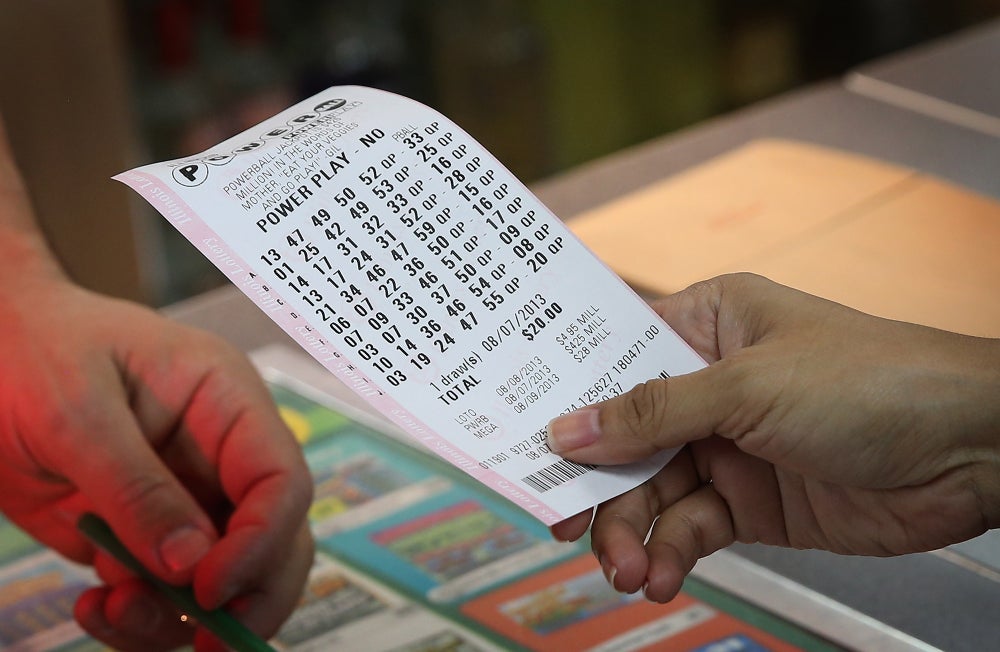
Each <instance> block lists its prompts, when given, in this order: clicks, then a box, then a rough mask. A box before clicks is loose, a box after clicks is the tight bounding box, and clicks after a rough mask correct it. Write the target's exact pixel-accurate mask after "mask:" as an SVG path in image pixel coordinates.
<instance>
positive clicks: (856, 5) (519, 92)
mask: <svg viewBox="0 0 1000 652" xmlns="http://www.w3.org/2000/svg"><path fill="white" fill-rule="evenodd" d="M998 16H1000V0H949V1H941V0H937V1H934V0H839V1H837V2H808V1H806V0H798V1H796V0H786V1H779V0H670V1H654V0H630V1H617V2H616V1H612V0H480V1H477V2H469V1H461V0H409V1H404V0H365V1H361V0H357V1H347V0H339V1H338V0H330V1H327V2H307V1H306V0H216V1H212V0H131V1H125V0H32V1H31V2H24V1H22V0H0V39H2V43H3V46H2V47H3V56H2V57H0V58H2V62H0V112H2V114H3V115H4V118H5V121H6V123H7V127H8V131H9V135H10V138H11V140H12V143H13V145H14V147H15V151H16V154H17V157H18V160H19V162H20V163H21V166H22V168H23V170H24V172H25V175H26V176H27V178H28V183H29V188H30V191H31V193H32V196H33V199H34V202H35V205H36V208H37V210H38V213H39V216H40V221H41V222H42V224H43V226H44V228H45V229H46V231H47V233H48V235H49V237H50V240H51V241H52V242H53V246H54V248H55V249H56V251H57V253H58V255H59V256H60V257H61V258H62V259H63V261H64V263H65V264H66V266H67V267H68V268H69V269H70V271H71V273H72V274H73V275H74V276H75V277H76V278H77V279H78V280H80V281H81V282H82V283H84V284H85V285H88V286H90V287H93V288H96V289H99V290H101V291H105V292H109V293H112V294H116V295H119V296H124V297H128V298H132V299H137V300H140V301H143V302H146V303H149V304H151V305H156V306H160V305H164V304H168V303H172V302H175V301H178V300H181V299H184V298H186V297H189V296H192V295H195V294H198V293H200V292H203V291H205V290H208V289H211V288H213V287H215V286H217V285H219V284H221V283H223V282H224V279H223V278H222V277H221V275H220V274H218V273H217V272H216V271H215V270H214V268H213V267H212V266H211V265H210V264H209V263H207V262H206V261H204V260H203V259H202V258H201V256H200V255H199V254H198V253H197V252H196V251H195V250H194V249H193V247H191V246H189V245H188V244H187V243H186V241H183V239H182V238H180V236H179V235H177V234H176V233H175V232H174V231H173V230H172V227H170V226H169V225H167V224H166V222H165V221H164V220H162V219H161V218H159V217H158V216H157V215H155V214H151V211H150V210H149V209H148V208H147V207H145V206H144V205H142V203H141V202H140V201H139V200H138V199H137V198H135V197H132V196H130V194H129V193H128V192H127V191H126V189H125V188H124V186H120V185H119V184H117V183H115V182H112V181H110V180H109V177H110V176H111V175H112V174H115V173H117V172H120V171H122V170H124V169H127V168H129V167H133V166H135V165H139V164H143V163H148V162H152V161H155V160H162V159H169V158H177V157H181V156H186V155H189V154H192V153H196V152H199V151H201V150H203V149H206V148H208V147H210V146H212V145H214V144H215V143H217V142H218V141H220V140H222V139H224V138H227V137H229V136H231V135H233V134H235V133H238V132H239V131H242V130H244V129H246V128H248V127H250V126H252V125H254V124H256V123H257V122H259V121H261V120H263V119H265V118H267V117H269V116H270V115H272V114H274V113H276V112H277V111H280V110H281V109H284V108H285V107H287V106H288V105H290V104H292V103H294V102H296V101H298V100H300V99H303V98H305V97H308V96H309V95H312V94H313V93H316V92H318V91H320V90H322V89H324V88H326V87H328V86H332V85H337V84H362V85H367V86H374V87H378V88H383V89H386V90H390V91H394V92H398V93H402V94H404V95H407V96H409V97H412V98H414V99H417V100H420V101H422V102H424V103H426V104H428V105H430V106H432V107H434V108H436V109H438V110H440V111H441V112H443V113H445V114H446V115H448V116H449V117H450V118H452V119H453V120H454V121H456V122H457V123H458V124H460V125H461V126H463V127H464V128H465V129H466V130H467V131H469V132H470V133H471V134H472V135H473V136H474V137H476V138H477V139H478V140H479V141H480V142H482V143H483V144H484V145H485V146H486V147H487V148H489V149H490V150H492V151H493V152H494V154H496V156H497V157H498V158H499V159H500V160H501V161H502V162H504V163H505V164H506V165H507V166H508V167H509V168H510V169H511V170H512V171H513V172H514V173H515V174H516V175H518V176H519V177H520V178H521V179H522V180H523V181H525V182H526V183H528V184H530V183H531V182H533V181H537V180H539V179H542V178H544V177H547V176H551V175H554V174H558V173H560V172H563V171H565V170H567V169H570V168H572V167H574V166H577V165H581V164H584V163H586V162H587V161H590V160H592V159H595V158H598V157H601V156H604V155H607V154H609V153H611V152H614V151H616V150H620V149H622V148H624V147H628V146H630V145H634V144H636V143H640V142H643V141H646V140H649V139H651V138H655V137H658V136H661V135H664V134H668V133H670V132H673V131H675V130H678V129H682V128H684V127H685V126H688V125H691V124H694V123H697V122H699V121H702V120H706V119H708V118H711V117H712V116H716V115H719V114H722V113H725V112H728V111H732V110H735V109H738V108H739V107H742V106H745V105H747V104H750V103H753V102H756V101H759V100H762V99H765V98H768V97H771V96H774V95H776V94H779V93H782V92H786V91H788V90H790V89H794V88H796V87H800V86H804V85H807V84H810V83H814V82H819V81H823V80H828V79H834V78H836V77H838V76H839V75H841V74H843V73H844V72H845V71H846V70H848V69H850V68H852V67H854V66H856V65H858V64H860V63H863V62H865V61H869V60H871V59H873V58H877V57H879V56H882V55H885V54H888V53H891V52H894V51H897V50H900V49H902V48H906V47H908V46H912V45H915V44H918V43H921V42H924V41H927V40H930V39H934V38H937V37H941V36H944V35H947V34H949V33H952V32H954V31H956V30H960V29H963V28H966V27H969V26H972V25H975V24H977V23H981V22H983V21H986V20H990V19H993V18H996V17H998ZM565 217H568V216H565Z"/></svg>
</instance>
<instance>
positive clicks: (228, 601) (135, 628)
mask: <svg viewBox="0 0 1000 652" xmlns="http://www.w3.org/2000/svg"><path fill="white" fill-rule="evenodd" d="M36 235H37V233H35V232H33V226H32V217H31V215H30V208H29V205H28V201H27V199H26V197H25V195H24V191H23V186H22V184H21V183H20V179H19V178H18V175H17V172H16V170H15V169H14V167H13V162H12V159H11V158H10V156H9V154H8V153H7V152H6V149H5V148H4V147H3V138H2V129H0V236H2V237H0V509H2V510H3V512H4V513H5V514H6V515H7V516H8V517H9V518H10V519H11V520H13V521H14V522H16V523H17V524H18V525H20V526H21V527H22V528H24V529H25V530H26V531H28V532H29V533H30V534H32V535H33V536H34V537H35V538H37V539H38V540H39V541H41V542H42V543H44V544H46V545H48V546H50V547H52V548H54V549H55V550H57V551H59V552H61V553H62V554H64V555H66V556H67V557H69V558H71V559H74V560H76V561H79V562H83V563H93V564H94V566H95V567H96V570H97V573H98V575H99V576H100V577H101V579H102V580H103V581H104V582H105V586H102V587H100V588H94V589H91V590H88V591H87V592H85V593H84V594H83V595H82V596H81V597H80V598H79V600H78V602H77V605H76V617H77V620H78V621H79V622H80V624H81V625H82V626H83V627H84V628H85V629H86V630H87V631H88V632H89V633H91V634H92V635H93V636H95V637H97V638H99V639H101V640H102V641H104V642H105V643H107V644H109V645H112V646H114V647H115V648H119V649H124V650H142V651H144V652H149V651H152V650H161V649H171V648H174V647H176V646H178V645H180V644H183V643H187V642H191V641H192V639H194V642H195V644H196V647H197V648H198V649H199V650H208V649H213V648H217V647H219V646H218V642H217V641H215V639H214V638H213V637H211V636H209V635H207V632H204V631H200V630H196V629H195V627H193V626H192V625H191V624H182V623H181V622H180V620H179V614H178V613H177V611H176V610H175V609H174V608H173V607H172V606H170V605H169V604H168V603H166V602H165V601H163V600H162V599H161V598H160V597H159V596H158V595H157V594H155V593H154V592H153V590H152V588H150V587H149V586H148V585H147V584H145V583H143V582H141V581H139V580H138V579H136V578H134V577H133V576H131V575H130V574H129V573H128V572H126V571H125V569H124V568H123V567H121V566H120V565H119V564H118V563H117V562H115V561H114V560H112V559H111V558H110V557H109V556H108V555H106V554H104V553H101V552H96V551H95V549H94V547H93V546H92V545H91V544H90V543H89V542H88V541H87V540H86V539H84V538H83V537H82V536H81V535H80V534H79V533H78V532H77V530H76V527H75V523H76V519H77V518H78V517H79V516H80V514H82V513H84V512H95V513H97V514H99V515H100V516H102V517H103V518H104V519H105V520H106V521H108V523H109V524H110V525H111V527H112V528H113V529H114V530H115V532H116V533H117V534H118V536H119V537H120V538H121V539H122V540H123V542H124V543H125V545H126V546H127V547H128V548H129V549H130V550H131V551H132V553H133V554H135V556H136V557H138V558H139V559H140V560H141V561H142V562H143V563H144V564H145V565H146V566H147V567H148V568H150V569H151V570H152V571H153V572H154V573H155V574H156V575H158V576H159V577H161V578H162V579H164V580H166V581H168V582H170V583H174V584H183V583H193V584H194V589H195V594H196V596H197V598H198V601H199V602H200V603H201V605H202V606H204V607H206V608H215V607H219V606H222V605H227V608H229V609H230V610H231V611H232V612H233V613H234V615H236V617H237V618H239V619H240V620H242V621H243V622H245V623H246V624H247V625H248V626H249V627H250V628H251V629H252V630H254V631H256V632H257V633H259V634H262V635H264V636H270V635H271V634H273V633H274V632H275V630H276V629H277V628H278V626H279V625H280V624H281V622H282V621H283V620H284V619H285V617H286V616H287V615H288V614H289V613H290V612H291V611H292V609H293V608H294V607H295V605H296V602H297V600H298V598H299V595H300V593H301V590H302V586H303V584H304V581H305V578H306V575H307V574H308V571H309V567H310V565H311V562H312V550H313V543H312V539H311V536H310V534H309V530H308V527H307V523H306V510H307V509H308V506H309V503H310V498H311V491H312V483H311V481H310V476H309V472H308V470H307V468H306V466H305V463H304V461H303V459H302V455H301V451H300V448H299V446H298V444H297V443H296V442H295V440H294V438H293V437H292V435H291V434H290V433H289V431H288V429H287V428H286V427H285V425H284V424H283V423H282V421H281V419H280V418H279V416H278V414H277V411H276V410H275V408H274V404H273V402H272V400H271V398H270V396H269V394H268V392H267V389H266V388H265V387H264V385H263V383H262V382H261V380H260V377H259V376H258V374H257V372H256V371H255V369H254V368H253V367H252V366H251V365H250V363H249V362H248V361H247V360H246V359H245V358H244V357H243V356H242V355H241V354H240V353H238V352H237V351H235V350H233V349H232V348H230V347H229V346H228V345H226V344H224V343H223V342H221V341H220V340H218V339H216V338H214V337H212V336H209V335H208V334H206V333H202V332H199V331H195V330H192V329H189V328H185V327H183V326H180V325H178V324H175V323H173V322H170V321H168V320H166V319H164V318H162V317H160V316H159V315H157V314H156V313H154V312H152V311H150V310H147V309H145V308H142V307H140V306H138V305H135V304H131V303H127V302H124V301H118V300H113V299H110V298H107V297H103V296H100V295H96V294H93V293H91V292H88V291H86V290H83V289H81V288H80V287H78V286H76V285H73V284H72V283H70V282H69V281H67V280H66V279H65V278H64V277H63V275H62V273H61V272H60V271H59V270H58V267H57V266H56V265H55V264H54V263H53V262H52V261H51V260H50V259H48V257H47V254H45V255H43V256H40V255H32V254H31V253H30V251H31V250H32V247H27V248H25V247H20V248H19V247H17V246H16V243H17V242H19V241H22V240H23V241H26V242H32V241H33V239H34V237H35V236H36ZM39 240H40V239H39ZM36 249H37V251H38V252H39V253H40V252H41V251H42V250H43V249H44V248H36ZM25 251H28V252H29V253H27V254H26V253H25Z"/></svg>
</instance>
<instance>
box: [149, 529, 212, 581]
mask: <svg viewBox="0 0 1000 652" xmlns="http://www.w3.org/2000/svg"><path fill="white" fill-rule="evenodd" d="M211 547H212V541H211V540H210V539H209V538H208V535H206V534H205V533H204V532H202V531H201V530H199V529H198V528H195V527H191V526H185V527H182V528H180V529H177V530H174V531H173V532H172V533H171V534H169V535H168V536H167V538H166V539H164V540H163V542H162V543H161V544H160V558H161V559H162V560H163V563H164V564H166V565H167V568H169V569H170V570H172V571H173V572H175V573H179V572H181V571H185V570H187V569H189V568H191V567H192V566H194V565H195V564H197V563H198V561H199V560H200V559H201V558H202V557H204V556H205V553H207V552H208V549H209V548H211Z"/></svg>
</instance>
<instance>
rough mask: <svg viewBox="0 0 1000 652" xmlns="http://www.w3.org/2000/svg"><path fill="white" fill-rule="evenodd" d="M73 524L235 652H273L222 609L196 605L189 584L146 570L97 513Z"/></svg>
mask: <svg viewBox="0 0 1000 652" xmlns="http://www.w3.org/2000/svg"><path fill="white" fill-rule="evenodd" d="M76 526H77V528H79V529H80V531H81V532H83V533H84V534H85V535H87V538H89V539H90V540H91V541H93V542H94V544H95V545H97V546H100V547H101V548H102V549H104V550H105V551H107V552H108V553H109V554H111V555H112V556H113V557H114V558H115V559H117V560H118V561H120V562H121V563H122V564H124V565H125V566H126V567H127V568H128V569H129V570H131V571H132V572H134V573H135V574H137V575H138V576H139V577H141V578H142V579H144V580H146V581H147V582H149V583H150V584H152V585H153V586H154V587H156V588H157V589H158V590H159V591H160V592H161V593H162V594H163V595H165V596H167V598H169V599H170V601H171V602H173V603H174V604H175V605H177V607H179V608H180V609H181V611H182V612H183V613H185V614H187V615H188V616H191V617H193V618H195V619H196V620H197V621H198V624H199V625H203V626H204V627H206V628H207V629H208V630H209V631H211V632H212V633H213V634H215V635H216V636H217V637H219V640H221V641H222V642H224V643H225V644H226V645H228V646H230V647H231V648H233V649H234V650H236V651H237V652H277V651H276V650H275V649H274V648H273V647H271V646H270V645H268V643H267V641H265V640H264V639H262V638H260V637H259V636H257V635H256V634H254V633H253V632H251V631H250V630H249V629H247V628H246V627H244V626H243V624H242V623H240V621H238V620H236V619H235V618H233V617H232V616H230V615H229V614H228V613H226V612H225V611H223V610H221V609H213V610H212V611H207V610H205V609H202V608H201V607H200V606H198V601H197V600H195V598H194V592H193V591H192V590H191V587H188V586H171V585H170V584H167V583H166V582H164V581H163V580H161V579H160V578H158V577H156V576H155V575H153V574H152V573H151V572H149V570H148V569H147V568H146V567H145V566H143V565H142V563H141V562H140V561H139V560H138V559H136V558H135V557H134V556H133V555H132V553H130V552H129V551H128V549H127V548H126V547H125V546H124V544H122V542H121V541H120V540H119V539H118V537H117V536H115V533H114V532H113V531H112V530H111V527H110V526H108V524H107V523H105V522H104V520H102V519H101V518H100V517H99V516H97V515H95V514H84V515H83V516H81V517H80V520H78V521H77V523H76Z"/></svg>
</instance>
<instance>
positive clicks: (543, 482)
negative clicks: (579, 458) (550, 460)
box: [521, 460, 597, 493]
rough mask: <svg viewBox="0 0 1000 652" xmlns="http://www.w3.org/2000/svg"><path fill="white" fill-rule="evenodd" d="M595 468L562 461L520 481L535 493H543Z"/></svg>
mask: <svg viewBox="0 0 1000 652" xmlns="http://www.w3.org/2000/svg"><path fill="white" fill-rule="evenodd" d="M596 468H597V467H596V466H594V465H592V464H577V463H575V462H570V461H569V460H562V461H561V462H556V463H555V464H550V465H549V466H546V467H545V468H543V469H539V470H538V471H535V472H534V473H532V474H531V475H528V476H525V477H524V478H521V479H522V480H523V481H524V483H525V484H527V485H528V486H529V487H531V488H532V489H534V490H535V491H537V492H539V493H545V492H546V491H548V490H549V489H555V488H556V487H558V486H559V485H561V484H562V483H564V482H566V481H567V480H572V479H573V478H578V477H580V476H581V475H583V474H584V473H587V472H588V471H593V470H594V469H596Z"/></svg>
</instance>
